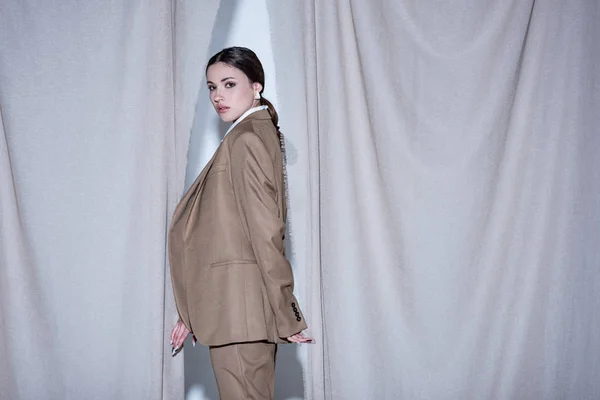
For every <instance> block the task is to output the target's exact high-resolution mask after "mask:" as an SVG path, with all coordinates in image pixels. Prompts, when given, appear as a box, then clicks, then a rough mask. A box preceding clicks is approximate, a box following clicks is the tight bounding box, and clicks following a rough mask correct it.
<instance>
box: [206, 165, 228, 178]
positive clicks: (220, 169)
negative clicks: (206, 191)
mask: <svg viewBox="0 0 600 400" xmlns="http://www.w3.org/2000/svg"><path fill="white" fill-rule="evenodd" d="M226 169H227V164H217V165H213V166H212V167H210V171H208V175H206V176H207V177H209V176H211V175H212V174H216V173H217V172H223V171H225V170H226Z"/></svg>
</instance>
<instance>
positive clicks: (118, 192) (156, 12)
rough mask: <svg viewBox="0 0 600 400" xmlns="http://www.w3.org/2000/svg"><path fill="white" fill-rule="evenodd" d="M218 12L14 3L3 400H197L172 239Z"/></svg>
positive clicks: (188, 7) (1, 266)
mask: <svg viewBox="0 0 600 400" xmlns="http://www.w3.org/2000/svg"><path fill="white" fill-rule="evenodd" d="M217 7H218V1H202V2H192V1H183V0H181V1H175V0H173V1H169V0H161V1H158V2H142V1H134V2H125V3H120V2H119V3H117V2H109V3H107V2H100V1H85V2H79V3H74V2H34V1H23V0H8V1H3V2H2V3H1V4H0V43H1V45H0V46H1V50H0V112H1V114H0V115H1V117H2V125H1V128H2V135H1V136H0V179H1V180H0V213H1V217H0V218H1V220H0V222H1V224H0V240H1V241H0V324H1V328H0V398H2V399H11V400H15V399H79V398H86V399H126V398H127V399H179V398H182V397H183V362H182V357H178V358H175V359H173V358H172V357H171V356H170V346H169V339H168V337H169V336H168V335H169V333H170V329H171V327H172V326H173V324H174V322H175V321H176V318H177V316H176V311H175V307H174V304H173V296H172V292H171V284H170V281H169V278H168V265H167V263H166V230H167V227H168V223H169V220H170V217H171V214H172V211H173V209H174V207H175V204H176V202H177V201H178V200H179V198H180V196H181V192H182V190H183V186H184V182H183V181H184V175H185V163H186V160H185V157H186V153H187V146H188V140H189V130H190V127H191V125H192V118H193V112H194V106H195V102H196V95H197V92H198V90H199V85H200V81H201V79H202V77H203V70H202V65H203V64H204V62H205V59H206V50H207V48H208V42H209V40H210V32H211V30H212V23H213V21H214V16H215V14H216V10H217Z"/></svg>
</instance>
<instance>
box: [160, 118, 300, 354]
mask: <svg viewBox="0 0 600 400" xmlns="http://www.w3.org/2000/svg"><path fill="white" fill-rule="evenodd" d="M283 179H284V178H283V163H282V154H281V150H280V145H279V138H278V136H277V132H276V130H275V127H274V126H273V123H272V122H271V119H270V116H269V113H268V112H267V111H266V110H262V111H257V112H254V113H252V114H250V115H248V116H247V117H246V118H245V119H244V120H242V121H241V122H240V123H239V124H238V125H237V126H235V127H234V128H233V129H232V131H231V132H230V133H229V134H228V135H227V136H226V137H225V139H224V140H223V142H222V143H221V145H220V146H219V148H218V149H217V151H216V152H215V154H214V156H213V158H212V159H211V160H210V161H209V162H208V164H207V165H206V167H205V168H204V170H203V171H202V173H201V174H200V176H199V177H198V179H196V181H195V182H194V183H193V185H192V186H191V187H190V189H189V191H188V192H187V193H186V194H185V196H184V197H183V199H182V200H181V202H180V203H179V205H178V206H177V208H176V210H175V214H174V216H173V221H172V224H171V229H170V231H169V258H170V263H171V278H172V281H173V290H174V293H175V300H176V303H177V309H178V311H179V315H180V317H181V319H182V321H183V322H184V324H185V325H186V326H187V328H188V329H189V330H190V331H192V332H193V333H194V335H195V336H196V338H197V339H198V341H199V342H200V343H202V344H205V345H211V346H218V345H224V344H230V343H243V342H255V341H267V342H271V343H283V342H285V340H283V339H282V338H286V337H288V336H291V335H293V334H295V333H297V332H300V331H302V330H304V329H306V324H305V322H304V316H303V315H302V312H301V311H300V307H299V305H298V301H297V300H296V298H295V297H294V294H293V287H294V281H293V276H292V269H291V267H290V264H289V262H288V260H287V259H286V257H285V245H284V243H285V238H284V236H285V220H286V205H285V192H284V181H283Z"/></svg>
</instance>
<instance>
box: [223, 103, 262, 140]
mask: <svg viewBox="0 0 600 400" xmlns="http://www.w3.org/2000/svg"><path fill="white" fill-rule="evenodd" d="M267 108H268V107H267V106H258V107H253V108H251V109H249V110H248V111H246V112H245V113H243V114H242V115H241V116H240V117H239V118H238V119H236V120H235V122H234V123H233V124H231V126H230V127H229V129H227V132H225V135H224V136H223V139H225V136H227V134H228V133H229V132H231V131H232V130H233V128H235V127H236V126H237V124H239V123H240V122H242V120H243V119H244V118H246V117H247V116H248V115H250V114H252V113H255V112H257V111H262V110H266V109H267Z"/></svg>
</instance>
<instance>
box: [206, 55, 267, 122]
mask: <svg viewBox="0 0 600 400" xmlns="http://www.w3.org/2000/svg"><path fill="white" fill-rule="evenodd" d="M206 81H207V82H206V83H207V85H208V91H209V93H210V100H211V103H212V105H213V107H214V108H215V111H217V114H219V117H221V119H222V120H223V121H224V122H232V121H235V120H236V119H238V118H239V117H240V116H241V115H242V114H243V113H245V112H246V111H248V110H249V109H250V108H252V107H256V106H257V105H258V103H259V101H258V100H255V99H254V95H255V93H256V92H259V93H260V91H261V90H262V86H261V84H260V83H257V82H254V83H252V82H250V80H249V79H248V77H247V76H246V75H245V74H244V73H243V72H242V71H240V70H239V69H237V68H235V67H232V66H229V65H227V64H224V63H221V62H218V63H215V64H213V65H211V66H210V67H208V70H207V71H206Z"/></svg>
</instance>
